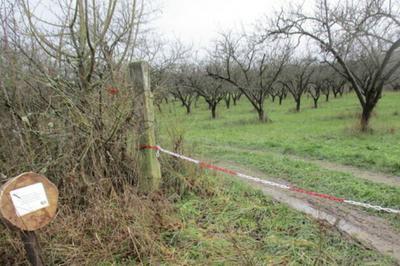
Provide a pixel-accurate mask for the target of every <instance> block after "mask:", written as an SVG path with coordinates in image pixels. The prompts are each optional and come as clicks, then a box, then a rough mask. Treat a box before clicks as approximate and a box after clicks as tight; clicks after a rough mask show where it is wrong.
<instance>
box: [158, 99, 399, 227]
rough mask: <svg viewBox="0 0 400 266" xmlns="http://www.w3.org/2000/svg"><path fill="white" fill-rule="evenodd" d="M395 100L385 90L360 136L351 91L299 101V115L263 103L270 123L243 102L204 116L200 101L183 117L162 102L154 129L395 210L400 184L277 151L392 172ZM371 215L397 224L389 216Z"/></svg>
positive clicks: (209, 154)
mask: <svg viewBox="0 0 400 266" xmlns="http://www.w3.org/2000/svg"><path fill="white" fill-rule="evenodd" d="M399 102H400V94H399V93H386V94H385V95H384V97H383V98H382V100H381V102H380V104H379V106H378V108H377V110H376V112H375V115H374V117H373V119H372V121H371V126H372V128H373V131H372V132H370V133H365V134H360V133H359V132H358V131H357V123H358V119H357V113H358V112H359V107H358V103H357V100H356V98H355V97H354V96H353V95H346V96H344V97H343V98H338V99H331V101H330V102H328V103H325V102H321V107H320V108H319V109H317V110H316V109H313V108H311V107H310V106H311V101H310V100H307V99H305V100H304V102H303V109H302V111H301V112H300V113H294V112H292V111H291V109H292V108H293V106H294V103H293V102H292V100H291V99H287V100H286V101H285V102H284V104H283V105H282V106H279V105H278V104H277V103H271V102H268V103H267V107H268V108H267V109H268V114H269V116H270V118H271V120H272V122H271V123H266V124H260V123H258V122H257V121H256V113H255V112H254V111H252V108H251V106H250V105H249V104H248V103H247V101H246V99H242V100H241V102H240V104H239V105H238V106H233V107H231V109H229V110H226V109H225V107H224V106H223V105H221V106H220V109H219V111H220V112H219V114H220V115H219V118H218V119H217V120H212V119H210V113H209V111H208V110H207V107H206V106H205V105H204V104H202V105H201V106H200V107H199V108H197V109H194V110H193V114H191V115H189V116H187V115H185V114H184V110H183V109H182V108H180V107H179V105H178V104H176V106H173V105H172V104H170V105H168V106H165V107H164V113H162V114H160V115H159V119H160V120H161V121H162V123H161V124H162V125H163V127H162V129H161V131H162V132H165V131H168V130H166V128H167V127H168V128H174V130H175V131H178V130H179V131H180V132H181V133H182V134H183V133H184V134H185V137H186V141H187V142H188V143H190V144H192V149H193V153H195V154H197V155H198V156H202V157H204V158H210V159H220V160H229V161H234V162H237V163H240V164H243V165H249V166H251V167H256V168H257V169H259V170H261V171H264V172H265V173H266V174H268V175H273V176H276V177H279V178H282V179H285V180H288V181H290V182H291V183H293V184H295V185H297V186H299V187H303V188H307V189H312V190H316V191H319V192H323V193H330V194H334V195H336V196H340V197H345V198H348V199H353V200H357V201H365V202H370V203H374V204H378V205H383V206H387V207H392V208H400V188H394V187H390V186H388V185H379V184H376V183H372V182H370V181H366V180H360V179H358V178H356V177H354V176H352V175H351V174H349V173H341V172H337V171H331V170H326V169H323V168H320V167H318V166H317V165H315V164H312V163H307V162H299V161H297V160H293V159H291V158H290V157H289V156H285V154H295V155H299V156H304V157H312V158H319V159H325V160H329V161H336V162H339V163H343V164H349V165H354V166H359V167H363V168H366V169H371V170H380V171H385V172H389V173H394V174H400V149H399V148H397V146H398V145H399V143H400V119H399V118H400V105H399V104H398V103H399ZM166 121H167V123H165V122H166ZM164 136H165V135H164ZM377 215H380V216H383V217H385V218H387V219H388V220H389V221H390V222H391V223H392V224H393V225H394V226H395V227H396V228H399V229H400V221H399V219H398V217H397V216H396V215H393V214H386V213H382V214H377Z"/></svg>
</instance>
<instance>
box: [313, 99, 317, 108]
mask: <svg viewBox="0 0 400 266" xmlns="http://www.w3.org/2000/svg"><path fill="white" fill-rule="evenodd" d="M313 100H314V108H315V109H317V108H318V98H313Z"/></svg>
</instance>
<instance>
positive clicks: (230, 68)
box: [207, 33, 291, 122]
mask: <svg viewBox="0 0 400 266" xmlns="http://www.w3.org/2000/svg"><path fill="white" fill-rule="evenodd" d="M290 52H291V49H290V47H289V45H287V44H282V43H280V42H271V41H270V40H268V41H265V42H262V43H260V42H258V41H257V39H256V38H254V37H251V36H248V35H245V34H243V35H241V36H234V35H233V34H231V33H229V34H222V35H221V39H220V40H219V41H218V42H217V45H216V49H215V51H214V52H213V61H214V63H213V64H212V67H209V68H208V69H207V71H208V73H209V75H210V76H212V77H214V78H216V79H219V80H222V81H225V82H227V83H229V84H231V85H233V86H235V87H236V88H237V89H238V90H239V91H240V92H241V93H243V95H245V96H246V98H247V99H248V100H249V101H250V103H251V104H252V106H253V107H254V109H255V110H256V111H257V113H258V119H259V120H260V121H261V122H264V121H267V120H268V117H267V115H266V114H265V109H264V102H265V98H266V97H267V96H268V93H269V91H270V90H271V88H272V86H273V85H274V84H275V83H276V81H277V79H278V77H279V75H280V74H281V72H282V69H283V67H284V65H285V64H286V62H287V61H288V59H289V56H290Z"/></svg>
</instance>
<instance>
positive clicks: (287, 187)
mask: <svg viewBox="0 0 400 266" xmlns="http://www.w3.org/2000/svg"><path fill="white" fill-rule="evenodd" d="M140 149H141V150H146V149H147V150H154V151H156V152H157V153H159V152H162V153H165V154H168V155H170V156H173V157H175V158H178V159H182V160H185V161H188V162H191V163H194V164H197V165H199V166H200V167H201V168H206V169H210V170H214V171H218V172H222V173H225V174H229V175H232V176H238V177H241V178H244V179H247V180H250V181H253V182H257V183H261V184H264V185H267V186H271V187H277V188H280V189H285V190H290V191H293V192H297V193H302V194H306V195H309V196H312V197H316V198H323V199H327V200H330V201H335V202H340V203H347V204H350V205H355V206H360V207H364V208H368V209H374V210H377V211H384V212H389V213H399V214H400V210H396V209H391V208H386V207H381V206H378V205H372V204H369V203H364V202H357V201H353V200H347V199H344V198H339V197H335V196H332V195H329V194H324V193H319V192H314V191H309V190H305V189H302V188H299V187H295V186H290V185H285V184H280V183H277V182H273V181H269V180H266V179H261V178H258V177H254V176H250V175H245V174H242V173H239V172H236V171H233V170H230V169H227V168H224V167H220V166H216V165H213V164H209V163H206V162H202V161H199V160H196V159H193V158H190V157H187V156H184V155H182V154H179V153H176V152H172V151H169V150H166V149H164V148H162V147H160V146H150V145H141V146H140Z"/></svg>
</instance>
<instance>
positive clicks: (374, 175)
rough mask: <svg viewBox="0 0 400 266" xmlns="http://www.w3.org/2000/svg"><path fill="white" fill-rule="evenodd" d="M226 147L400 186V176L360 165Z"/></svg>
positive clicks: (231, 147) (226, 147)
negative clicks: (361, 167)
mask: <svg viewBox="0 0 400 266" xmlns="http://www.w3.org/2000/svg"><path fill="white" fill-rule="evenodd" d="M223 148H224V149H227V150H231V151H235V152H240V151H244V152H251V153H255V154H261V155H262V154H272V155H275V156H282V157H286V158H289V159H290V160H294V161H301V162H306V163H310V164H314V165H317V166H319V167H320V168H324V169H327V170H331V171H337V172H341V173H349V174H352V175H353V176H354V177H356V178H359V179H365V180H369V181H371V182H374V183H382V184H386V185H390V186H396V187H400V176H394V175H390V174H386V173H380V172H374V171H370V170H365V169H360V168H358V167H354V166H350V165H343V164H339V163H335V162H328V161H324V160H318V159H311V158H303V157H300V156H297V155H291V154H282V153H278V152H274V151H262V150H259V149H256V150H254V149H245V148H238V147H233V146H223Z"/></svg>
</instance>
